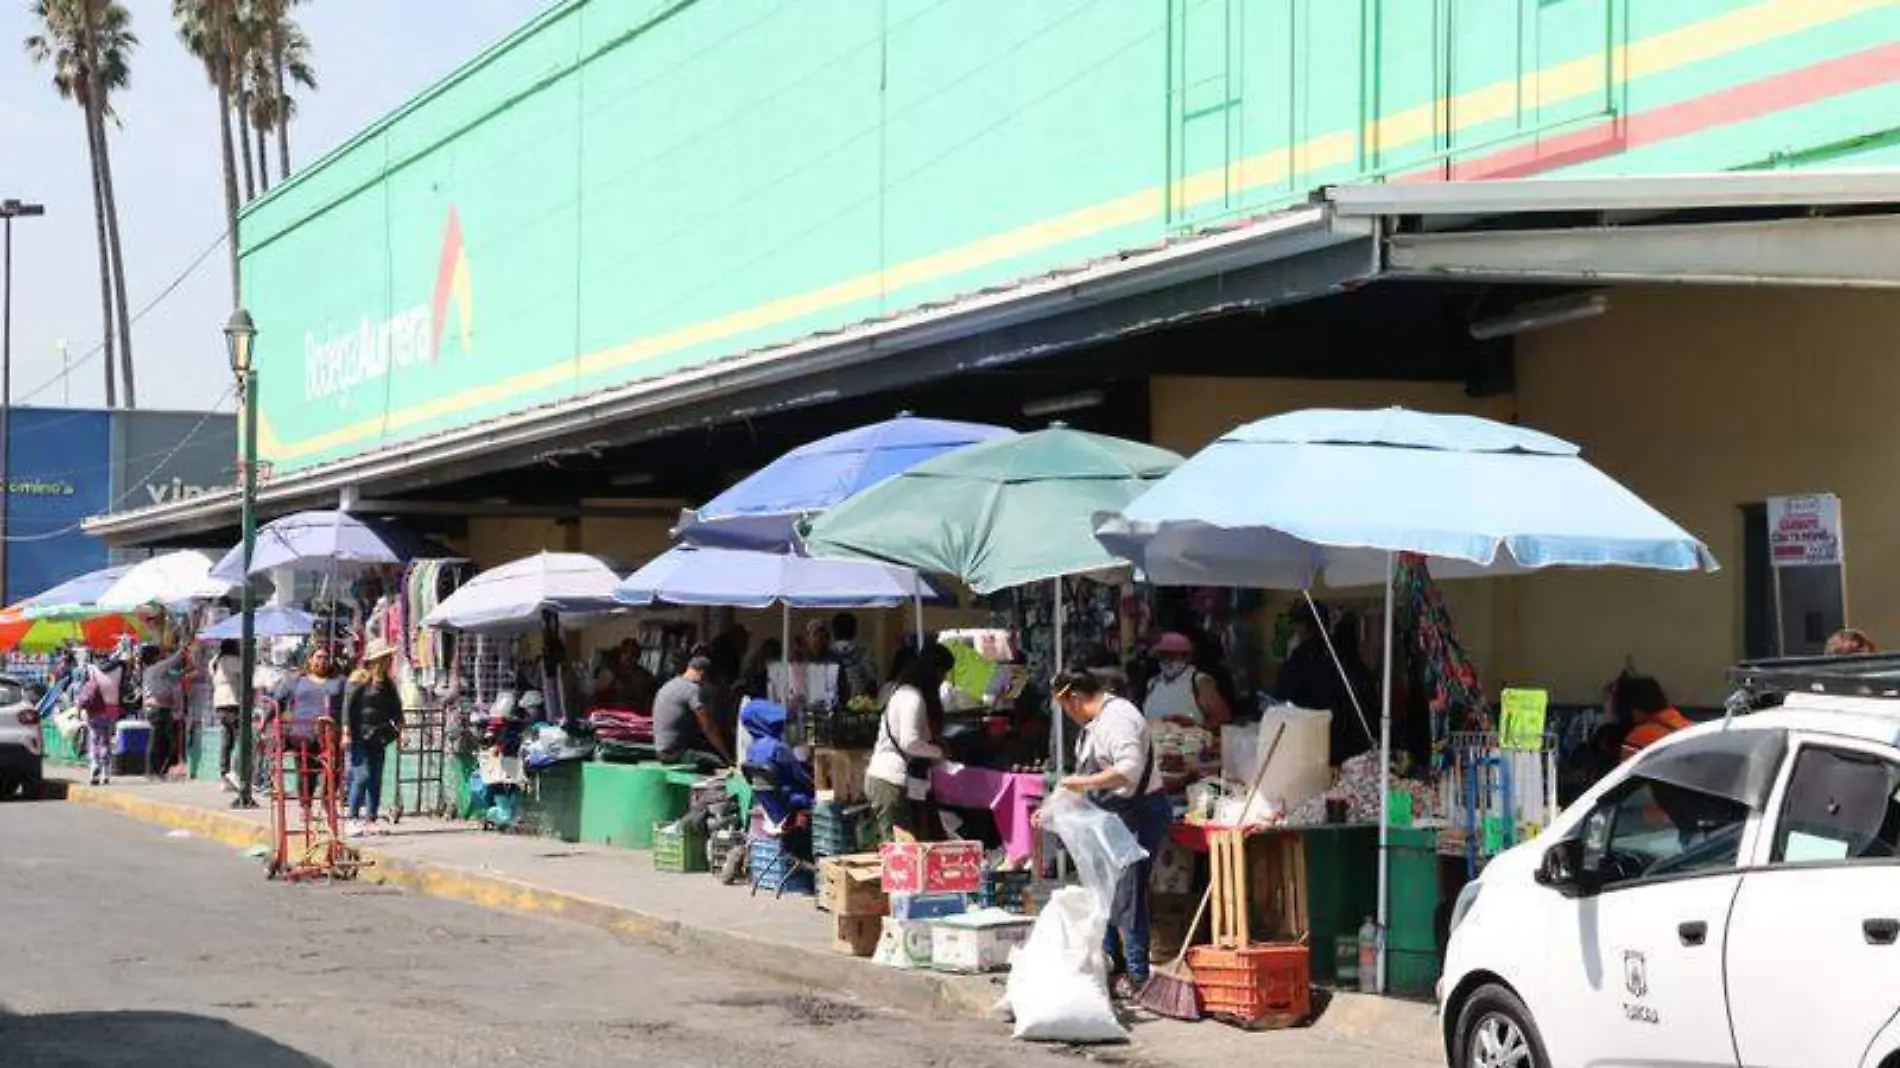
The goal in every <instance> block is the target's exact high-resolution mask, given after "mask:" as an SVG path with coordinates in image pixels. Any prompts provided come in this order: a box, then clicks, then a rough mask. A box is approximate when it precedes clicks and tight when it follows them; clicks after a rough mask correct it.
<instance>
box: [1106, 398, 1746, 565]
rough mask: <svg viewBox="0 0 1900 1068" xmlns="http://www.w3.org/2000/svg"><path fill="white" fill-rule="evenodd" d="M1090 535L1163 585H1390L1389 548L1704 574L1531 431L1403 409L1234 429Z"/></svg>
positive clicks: (1574, 454)
mask: <svg viewBox="0 0 1900 1068" xmlns="http://www.w3.org/2000/svg"><path fill="white" fill-rule="evenodd" d="M1096 532H1097V536H1098V537H1099V538H1100V540H1101V543H1102V544H1103V545H1104V546H1105V547H1106V548H1108V549H1109V550H1111V551H1113V552H1115V553H1116V554H1117V555H1119V556H1122V557H1124V558H1126V559H1128V560H1130V561H1132V562H1133V563H1134V564H1135V565H1136V566H1137V567H1138V568H1140V569H1141V570H1142V572H1143V573H1144V574H1145V575H1146V576H1147V577H1148V578H1149V579H1150V580H1151V581H1154V582H1157V583H1162V584H1166V585H1202V584H1205V585H1230V586H1257V587H1268V588H1281V589H1297V588H1306V587H1308V586H1311V585H1312V584H1313V583H1314V582H1315V581H1316V580H1320V579H1323V580H1324V581H1325V582H1327V583H1328V584H1330V585H1333V586H1355V585H1367V584H1376V583H1380V582H1383V581H1384V580H1385V576H1386V575H1387V573H1388V570H1389V561H1388V559H1387V556H1388V554H1389V553H1393V552H1412V553H1418V554H1421V555H1423V556H1427V557H1430V558H1431V560H1432V573H1433V574H1434V575H1435V576H1437V577H1439V578H1457V577H1467V576H1473V575H1493V574H1513V573H1518V572H1524V571H1532V570H1536V569H1540V568H1546V567H1636V568H1649V569H1656V570H1664V571H1695V570H1708V571H1713V570H1715V569H1716V567H1717V565H1716V562H1715V558H1714V557H1713V556H1712V555H1710V553H1709V550H1708V549H1707V547H1705V546H1704V545H1703V544H1702V543H1701V542H1700V541H1697V540H1696V539H1695V538H1694V537H1692V536H1690V535H1689V534H1688V533H1687V532H1685V531H1684V530H1683V529H1682V528H1681V527H1679V526H1677V525H1676V524H1675V523H1673V522H1671V521H1670V520H1669V518H1668V517H1666V516H1664V515H1663V514H1662V513H1660V512H1658V511H1656V510H1655V509H1654V508H1651V507H1650V506H1649V505H1647V504H1645V503H1644V502H1643V501H1642V500H1641V499H1640V498H1638V497H1637V496H1636V495H1635V494H1633V493H1631V492H1630V491H1629V490H1627V489H1624V488H1623V487H1622V486H1621V485H1619V484H1617V483H1616V482H1615V481H1614V480H1612V479H1611V478H1609V477H1608V476H1606V475H1604V474H1603V473H1602V472H1601V471H1598V470H1597V469H1596V468H1594V467H1592V466H1590V465H1589V464H1588V463H1586V462H1584V460H1583V459H1582V458H1581V457H1580V456H1579V455H1578V449H1577V447H1576V446H1574V445H1571V444H1570V443H1568V442H1565V441H1561V440H1559V439H1557V438H1553V437H1551V436H1549V435H1547V434H1542V433H1539V432H1537V431H1532V430H1526V429H1523V428H1521V427H1513V426H1508V425H1505V424H1502V423H1496V422H1492V421H1491V420H1487V419H1479V418H1476V417H1474V416H1462V415H1433V414H1428V413H1423V412H1412V411H1406V410H1404V409H1397V408H1392V409H1386V410H1383V411H1337V410H1313V411H1304V412H1295V413H1292V414H1290V415H1284V416H1277V417H1274V418H1270V419H1263V420H1260V421H1259V422H1255V423H1250V424H1248V425H1246V426H1243V427H1240V428H1239V429H1237V430H1234V431H1232V432H1230V433H1228V434H1227V435H1225V436H1223V437H1222V438H1221V439H1220V440H1219V441H1217V442H1215V443H1214V444H1213V445H1210V446H1208V447H1207V448H1206V449H1204V450H1202V451H1201V452H1199V453H1197V454H1196V455H1195V456H1194V457H1193V458H1192V459H1190V460H1188V461H1187V462H1186V463H1184V464H1182V465H1181V467H1180V468H1179V469H1178V470H1176V471H1175V472H1174V473H1173V474H1172V475H1170V476H1169V477H1168V478H1166V479H1163V480H1162V481H1161V483H1160V484H1159V485H1157V486H1155V487H1154V488H1153V489H1152V490H1150V491H1148V492H1147V493H1145V494H1143V495H1142V496H1141V497H1140V499H1138V500H1136V501H1134V502H1133V503H1132V504H1130V505H1129V506H1128V507H1127V508H1125V509H1123V510H1121V512H1120V513H1119V514H1106V513H1105V514H1103V515H1101V516H1099V517H1098V523H1097V525H1096Z"/></svg>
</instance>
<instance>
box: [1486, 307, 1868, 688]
mask: <svg viewBox="0 0 1900 1068" xmlns="http://www.w3.org/2000/svg"><path fill="white" fill-rule="evenodd" d="M1896 349H1900V297H1896V296H1892V295H1885V294H1879V293H1852V292H1834V291H1822V290H1792V289H1787V290H1715V289H1700V288H1686V287H1685V288H1656V289H1633V288H1630V289H1619V290H1617V291H1615V292H1613V293H1612V294H1611V308H1610V312H1609V313H1608V314H1607V315H1605V316H1603V317H1602V318H1600V319H1596V320H1592V321H1589V322H1586V323H1581V324H1577V325H1575V326H1570V327H1565V328H1562V329H1557V330H1551V331H1548V332H1540V333H1535V334H1527V335H1525V336H1523V337H1522V338H1520V341H1519V349H1518V351H1519V357H1518V363H1517V381H1518V408H1519V414H1520V416H1521V418H1522V419H1523V421H1524V422H1525V423H1527V424H1530V425H1532V426H1536V427H1538V428H1540V429H1543V430H1548V431H1550V432H1552V433H1555V434H1558V435H1560V436H1563V437H1568V438H1571V439H1572V440H1575V441H1578V442H1580V443H1581V444H1583V445H1584V447H1585V456H1586V457H1587V458H1588V459H1590V460H1591V461H1592V462H1593V463H1595V464H1597V465H1598V466H1599V467H1601V468H1602V469H1603V470H1604V471H1606V472H1608V473H1609V474H1610V475H1612V476H1613V477H1615V478H1617V479H1619V480H1621V481H1622V482H1623V483H1624V484H1625V485H1627V486H1629V487H1630V488H1631V489H1632V490H1634V491H1635V492H1636V493H1637V494H1639V495H1641V496H1642V497H1643V498H1644V499H1646V500H1648V501H1649V502H1650V503H1652V504H1654V505H1656V506H1657V507H1658V508H1661V509H1662V510H1663V511H1664V512H1666V513H1668V514H1669V515H1670V516H1671V517H1672V518H1674V519H1675V520H1676V521H1677V522H1679V523H1681V524H1682V525H1683V526H1685V527H1687V528H1688V529H1689V530H1690V531H1691V532H1692V533H1694V534H1696V535H1697V536H1699V537H1701V538H1702V539H1703V540H1704V541H1706V542H1708V544H1709V546H1710V548H1711V549H1713V550H1714V552H1715V555H1716V558H1717V559H1719V560H1721V561H1722V562H1723V564H1724V566H1725V570H1724V571H1722V572H1720V573H1718V574H1716V575H1713V576H1710V575H1691V576H1660V575H1636V574H1620V575H1558V576H1539V577H1537V578H1532V579H1524V580H1519V581H1518V582H1517V583H1516V585H1517V586H1518V587H1519V589H1518V599H1519V612H1520V614H1521V618H1522V620H1523V622H1524V624H1525V626H1524V628H1523V630H1522V631H1521V632H1520V633H1519V635H1518V641H1517V643H1516V646H1515V649H1514V652H1515V654H1516V660H1517V663H1518V664H1519V665H1521V667H1522V669H1523V670H1524V671H1525V672H1526V674H1528V675H1530V676H1533V677H1537V678H1543V679H1548V680H1550V682H1551V683H1552V684H1553V685H1555V686H1556V687H1557V688H1558V689H1559V690H1560V691H1561V692H1564V693H1567V694H1578V693H1584V692H1586V691H1587V690H1588V689H1589V688H1590V687H1591V686H1592V685H1593V684H1597V683H1600V682H1601V681H1602V680H1603V679H1605V678H1607V677H1608V676H1609V675H1610V674H1612V673H1614V672H1615V670H1616V669H1617V667H1618V666H1619V665H1620V664H1621V663H1622V661H1623V658H1624V657H1625V656H1626V655H1627V656H1630V657H1633V658H1634V659H1635V660H1636V663H1637V666H1638V667H1639V668H1641V669H1643V670H1645V671H1649V672H1651V673H1654V674H1656V675H1657V676H1658V677H1659V678H1661V680H1662V681H1663V684H1664V685H1665V686H1666V687H1668V688H1669V690H1670V691H1671V693H1672V695H1674V696H1676V697H1677V698H1678V700H1684V701H1690V702H1694V703H1697V704H1711V703H1716V702H1719V701H1720V699H1721V697H1722V695H1723V694H1724V693H1726V689H1727V688H1726V687H1725V686H1724V685H1723V681H1722V678H1721V670H1722V668H1724V667H1725V666H1726V665H1728V664H1730V663H1732V662H1733V661H1734V660H1735V659H1737V658H1738V657H1739V656H1740V654H1741V652H1742V575H1741V565H1742V534H1743V531H1742V518H1741V513H1740V507H1741V506H1742V505H1744V504H1750V503H1757V502H1760V501H1761V500H1762V499H1763V498H1765V497H1768V496H1772V495H1778V494H1787V493H1802V492H1818V491H1831V492H1834V493H1838V494H1840V495H1841V498H1842V509H1843V513H1844V515H1845V523H1846V530H1847V540H1848V544H1849V546H1850V549H1851V552H1852V555H1851V556H1850V558H1849V563H1850V569H1849V572H1848V591H1849V592H1848V600H1849V605H1850V608H1851V610H1852V612H1853V622H1854V623H1855V624H1856V625H1858V626H1862V627H1865V628H1867V629H1868V630H1870V631H1871V632H1872V633H1873V635H1874V638H1875V640H1876V641H1878V642H1881V643H1882V644H1883V645H1888V646H1892V645H1895V644H1900V596H1896V592H1897V591H1900V586H1896V579H1897V578H1900V575H1897V574H1896V567H1897V566H1900V561H1896V560H1895V559H1894V558H1893V557H1892V555H1891V554H1890V553H1889V552H1888V549H1889V548H1890V547H1891V545H1892V544H1893V538H1894V535H1895V533H1896V528H1900V507H1897V506H1896V504H1895V503H1894V494H1893V492H1892V486H1893V475H1894V471H1895V468H1894V462H1895V460H1896V459H1900V420H1897V419H1896V418H1895V413H1894V409H1893V407H1892V404H1893V401H1894V399H1895V398H1900V352H1897V351H1896Z"/></svg>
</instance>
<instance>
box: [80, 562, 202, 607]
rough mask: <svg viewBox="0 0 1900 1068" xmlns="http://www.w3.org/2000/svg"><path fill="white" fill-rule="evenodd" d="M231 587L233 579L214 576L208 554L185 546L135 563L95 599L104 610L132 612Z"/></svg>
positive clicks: (199, 596) (193, 599) (196, 599)
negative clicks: (225, 579)
mask: <svg viewBox="0 0 1900 1068" xmlns="http://www.w3.org/2000/svg"><path fill="white" fill-rule="evenodd" d="M231 589H232V585H231V583H229V582H226V581H224V580H223V579H216V578H212V577H211V558H210V557H209V556H206V555H205V554H204V553H201V552H197V551H195V550H192V549H185V550H181V551H179V552H175V553H166V554H164V555H163V556H154V557H152V558H151V559H149V560H142V561H140V562H139V563H136V564H134V565H132V567H131V569H130V570H128V571H126V573H125V574H123V575H121V576H119V578H118V580H117V581H116V582H114V583H113V584H112V585H110V586H108V587H106V588H105V589H104V590H103V591H101V592H100V594H99V597H98V600H97V601H96V602H95V603H96V604H98V606H99V608H100V609H101V610H102V611H107V612H132V611H137V610H138V609H141V608H154V607H157V608H163V607H166V606H169V605H175V604H184V603H186V602H189V601H201V600H209V599H210V598H213V597H222V596H224V595H225V594H227V593H229V592H231Z"/></svg>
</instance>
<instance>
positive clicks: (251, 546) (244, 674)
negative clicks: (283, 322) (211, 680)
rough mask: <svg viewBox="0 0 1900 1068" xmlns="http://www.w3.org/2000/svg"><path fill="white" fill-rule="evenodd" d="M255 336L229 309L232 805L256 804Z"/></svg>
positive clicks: (243, 317)
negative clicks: (234, 707) (234, 509)
mask: <svg viewBox="0 0 1900 1068" xmlns="http://www.w3.org/2000/svg"><path fill="white" fill-rule="evenodd" d="M256 339H257V326H256V325H255V324H253V323H252V322H251V313H250V312H247V311H245V310H244V309H243V308H239V309H238V310H236V311H234V312H232V313H231V321H230V322H228V323H226V324H225V326H224V340H225V344H226V347H227V348H228V349H229V350H230V355H231V374H232V375H233V376H235V377H236V378H237V389H238V406H239V408H240V409H241V410H242V412H243V415H242V416H241V418H242V419H243V421H244V427H243V435H244V443H243V445H242V450H243V458H242V459H241V460H240V461H239V467H240V469H241V470H240V478H241V484H242V486H243V505H242V519H241V520H240V521H239V522H240V524H241V525H242V527H243V531H244V582H243V584H242V591H243V592H242V593H241V594H240V597H241V602H240V603H241V604H242V606H243V607H242V611H243V613H244V622H243V624H242V627H243V630H242V637H241V638H240V650H239V656H238V699H239V701H241V702H242V704H241V705H240V706H239V708H238V717H237V721H238V722H237V728H238V791H237V799H236V800H234V801H232V802H231V807H232V808H256V807H257V799H256V798H254V797H252V796H251V781H252V780H253V779H254V778H255V776H254V775H253V774H252V768H253V767H254V766H255V760H254V759H253V753H254V751H255V749H256V741H255V738H254V735H253V732H252V724H251V717H252V714H253V709H254V708H255V707H256V700H255V698H254V697H253V695H252V692H251V691H252V687H253V686H255V685H256V678H255V672H256V665H257V631H256V627H257V603H256V594H254V593H253V592H252V591H251V553H252V551H253V550H255V549H256V547H257V371H256V369H255V368H253V367H252V365H251V344H252V342H253V341H255V340H256Z"/></svg>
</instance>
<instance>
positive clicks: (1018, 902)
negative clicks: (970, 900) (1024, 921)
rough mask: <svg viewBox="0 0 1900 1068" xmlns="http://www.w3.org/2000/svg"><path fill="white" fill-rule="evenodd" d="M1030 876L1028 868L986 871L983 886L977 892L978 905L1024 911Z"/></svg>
mask: <svg viewBox="0 0 1900 1068" xmlns="http://www.w3.org/2000/svg"><path fill="white" fill-rule="evenodd" d="M1030 877H1031V873H1030V872H1029V871H1028V870H1027V869H1025V870H1023V871H986V872H984V873H983V888H982V889H981V890H978V891H977V894H976V903H977V906H978V907H979V908H986V909H1003V910H1005V911H1008V912H1021V911H1023V902H1024V899H1025V895H1026V894H1027V893H1028V891H1029V883H1030Z"/></svg>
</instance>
